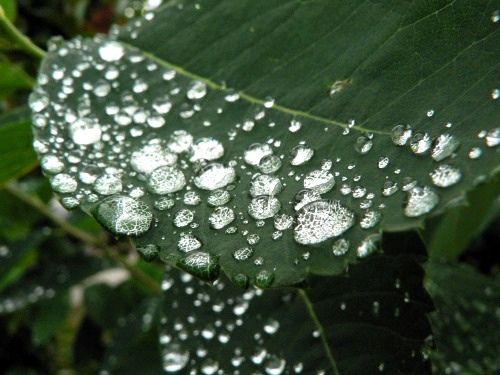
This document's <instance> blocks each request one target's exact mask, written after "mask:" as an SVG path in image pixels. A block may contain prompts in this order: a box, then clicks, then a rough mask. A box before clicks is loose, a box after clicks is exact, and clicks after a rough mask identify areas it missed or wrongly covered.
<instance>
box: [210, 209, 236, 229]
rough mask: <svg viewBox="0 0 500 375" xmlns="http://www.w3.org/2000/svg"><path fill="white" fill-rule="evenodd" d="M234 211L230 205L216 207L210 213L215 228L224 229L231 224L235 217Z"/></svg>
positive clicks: (212, 225) (211, 222)
mask: <svg viewBox="0 0 500 375" xmlns="http://www.w3.org/2000/svg"><path fill="white" fill-rule="evenodd" d="M235 217H236V216H235V214H234V211H233V210H232V209H231V208H229V207H225V206H224V207H216V208H215V209H214V211H213V212H212V213H211V214H210V217H209V218H208V221H209V222H210V225H211V227H212V228H214V229H222V228H224V227H225V226H227V225H229V224H231V223H232V222H233V221H234V219H235Z"/></svg>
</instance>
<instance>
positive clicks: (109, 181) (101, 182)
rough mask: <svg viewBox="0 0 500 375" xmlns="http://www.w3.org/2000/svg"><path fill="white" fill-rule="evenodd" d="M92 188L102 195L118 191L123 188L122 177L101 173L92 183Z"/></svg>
mask: <svg viewBox="0 0 500 375" xmlns="http://www.w3.org/2000/svg"><path fill="white" fill-rule="evenodd" d="M92 186H93V188H94V190H95V191H96V192H97V193H99V194H102V195H112V194H117V193H120V192H121V191H122V189H123V186H122V179H121V178H120V176H119V175H117V174H110V173H109V174H108V173H106V174H103V175H102V176H99V177H98V178H97V179H96V180H95V181H94V184H93V185H92Z"/></svg>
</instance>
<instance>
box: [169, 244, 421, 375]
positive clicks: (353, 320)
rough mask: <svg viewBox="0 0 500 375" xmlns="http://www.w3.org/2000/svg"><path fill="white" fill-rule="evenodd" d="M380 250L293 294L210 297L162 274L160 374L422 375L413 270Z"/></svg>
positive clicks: (417, 279) (221, 290)
mask: <svg viewBox="0 0 500 375" xmlns="http://www.w3.org/2000/svg"><path fill="white" fill-rule="evenodd" d="M386 249H387V250H386V254H384V255H375V256H373V257H371V258H370V259H368V260H367V261H366V262H361V263H359V264H356V265H354V266H353V267H352V268H351V269H350V272H349V275H347V276H337V277H315V278H313V280H310V281H309V282H308V285H307V286H306V287H305V288H304V289H302V290H300V292H297V290H294V289H289V290H283V289H271V290H266V291H264V292H262V291H260V290H258V289H250V290H248V291H247V292H241V291H240V290H239V289H236V288H235V287H234V286H232V285H231V283H229V282H227V281H225V280H221V281H219V283H217V284H216V285H215V286H214V287H209V286H208V285H206V284H203V283H201V282H200V281H199V280H196V279H194V278H193V277H191V276H190V275H187V274H185V273H182V274H179V273H178V272H177V271H175V272H174V271H173V270H171V271H168V272H167V274H168V275H167V277H166V279H165V281H164V283H163V289H164V291H165V292H164V293H165V296H164V304H163V309H164V317H163V319H162V321H163V329H162V331H161V333H160V339H159V340H160V344H161V346H162V357H163V365H164V368H165V369H166V370H167V371H169V370H170V371H171V372H174V370H176V369H177V371H178V372H176V373H180V374H188V373H192V372H193V371H195V370H197V371H198V373H215V371H217V370H220V371H221V373H233V372H234V371H238V372H239V373H241V374H253V373H263V374H264V373H265V374H293V373H302V374H317V373H324V374H333V373H334V370H333V368H332V362H335V364H334V365H333V366H335V367H336V368H337V369H338V372H339V373H340V374H376V373H379V372H382V373H388V374H396V373H398V374H426V373H430V363H429V361H428V360H427V357H428V350H429V349H430V345H431V342H430V341H428V340H426V339H429V336H430V334H431V332H430V326H429V324H428V322H427V318H426V315H425V312H426V311H428V309H429V299H428V297H427V295H426V294H425V292H424V290H423V288H422V285H421V283H422V277H423V273H422V270H421V268H420V267H419V265H418V264H417V263H416V262H415V259H413V257H412V255H411V253H406V254H400V255H395V254H393V253H391V252H392V251H391V249H388V248H386ZM399 250H401V249H399ZM210 369H212V370H213V371H214V372H210ZM214 369H215V370H214Z"/></svg>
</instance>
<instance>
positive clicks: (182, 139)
mask: <svg viewBox="0 0 500 375" xmlns="http://www.w3.org/2000/svg"><path fill="white" fill-rule="evenodd" d="M192 145H193V136H192V135H191V134H189V133H188V132H187V131H185V130H176V131H174V132H173V133H172V134H171V135H170V140H169V142H168V144H167V147H168V149H169V150H170V151H172V152H173V153H176V154H180V153H183V152H186V151H188V150H189V149H190V148H191V146H192Z"/></svg>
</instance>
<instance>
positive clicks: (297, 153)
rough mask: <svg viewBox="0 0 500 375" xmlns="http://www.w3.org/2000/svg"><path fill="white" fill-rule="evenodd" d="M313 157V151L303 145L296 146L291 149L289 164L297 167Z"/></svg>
mask: <svg viewBox="0 0 500 375" xmlns="http://www.w3.org/2000/svg"><path fill="white" fill-rule="evenodd" d="M313 156H314V150H313V149H312V148H309V147H307V146H305V145H298V146H295V147H294V148H293V149H292V153H291V160H290V164H291V165H294V166H299V165H303V164H305V163H307V162H308V161H309V160H311V158H312V157H313Z"/></svg>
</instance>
